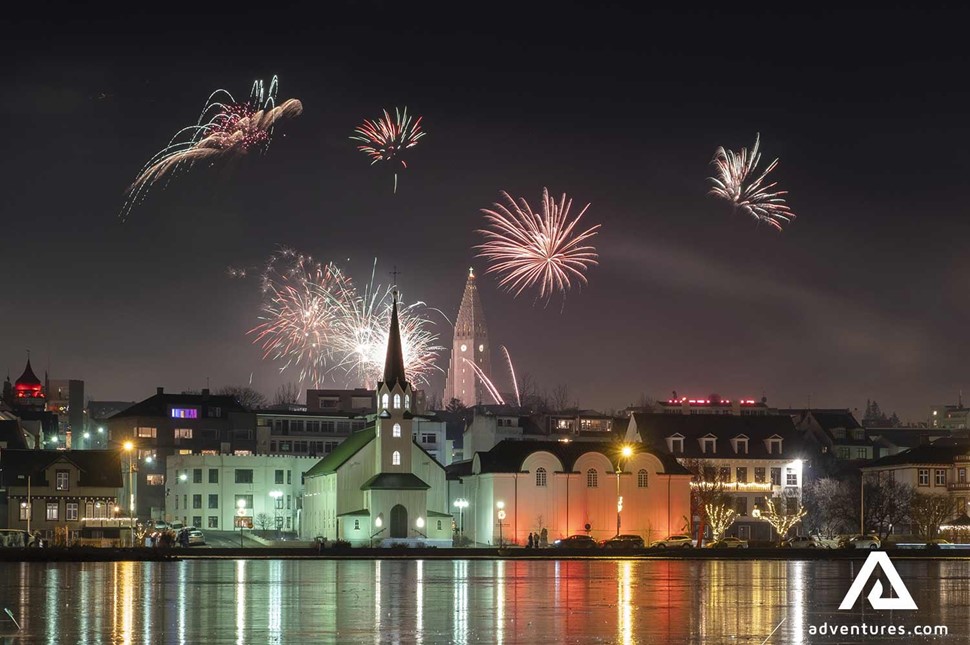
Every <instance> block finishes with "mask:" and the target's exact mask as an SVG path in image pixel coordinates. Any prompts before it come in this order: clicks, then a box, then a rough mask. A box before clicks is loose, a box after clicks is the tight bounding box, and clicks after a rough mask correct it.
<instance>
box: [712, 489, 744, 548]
mask: <svg viewBox="0 0 970 645" xmlns="http://www.w3.org/2000/svg"><path fill="white" fill-rule="evenodd" d="M730 502H731V500H730V498H728V497H725V499H724V500H723V501H722V502H721V503H719V504H708V505H707V506H705V507H704V513H705V514H706V515H707V521H708V522H709V523H710V526H711V540H712V541H713V542H718V541H720V539H721V538H722V537H724V533H725V532H727V530H728V529H729V528H731V525H732V524H734V520H735V519H737V516H738V513H737V511H735V510H734V509H733V508H732V507H731V503H730Z"/></svg>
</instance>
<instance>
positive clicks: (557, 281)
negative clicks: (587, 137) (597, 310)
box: [475, 188, 600, 304]
mask: <svg viewBox="0 0 970 645" xmlns="http://www.w3.org/2000/svg"><path fill="white" fill-rule="evenodd" d="M502 195H503V196H504V197H505V199H506V201H507V202H508V205H503V204H499V203H496V204H495V205H494V206H495V209H494V210H489V209H482V212H483V213H484V214H485V219H486V220H487V222H488V225H490V226H491V228H490V229H484V230H479V231H477V232H478V233H481V234H482V235H484V236H485V243H484V244H479V245H478V246H476V247H475V248H476V249H479V250H480V253H479V254H478V257H482V258H485V259H486V260H489V261H490V262H491V264H490V265H489V267H488V269H486V273H497V274H499V275H500V276H502V277H501V280H500V281H499V286H500V287H502V288H504V289H505V290H506V291H509V292H511V293H513V294H514V295H515V296H516V297H517V296H518V295H519V294H521V293H522V292H523V291H524V290H526V289H528V288H530V287H538V288H539V295H538V296H537V299H539V298H543V299H545V300H546V304H548V303H549V299H550V298H551V297H552V295H553V293H555V292H559V293H561V294H562V296H563V300H564V302H565V297H566V292H567V291H568V290H569V289H571V288H572V286H573V281H576V282H578V283H580V284H588V281H587V279H586V275H585V271H586V269H587V268H589V266H590V265H596V264H598V262H597V261H596V257H597V256H596V249H595V248H594V247H592V246H588V245H584V244H583V243H584V242H586V241H587V240H589V239H590V238H592V237H593V236H595V235H596V234H597V231H598V229H599V228H600V225H599V224H597V225H596V226H593V227H592V228H588V229H586V230H585V231H582V232H581V233H577V232H576V226H577V224H578V223H579V220H580V219H581V218H582V216H583V215H584V214H585V213H586V209H588V208H589V204H587V205H586V206H584V207H583V210H582V211H580V213H579V215H577V216H576V217H575V219H572V218H570V217H569V209H570V207H571V206H572V203H573V202H572V200H571V199H567V198H566V195H565V194H563V196H562V198H561V199H560V200H559V202H558V203H557V202H556V200H555V198H553V197H550V196H549V191H548V190H547V189H545V188H543V189H542V212H541V214H540V213H536V212H533V210H532V207H531V206H529V204H528V202H526V200H525V199H524V198H522V199H519V201H518V203H516V201H515V200H514V199H512V197H510V196H509V194H508V193H506V192H504V191H503V192H502Z"/></svg>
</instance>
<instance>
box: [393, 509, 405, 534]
mask: <svg viewBox="0 0 970 645" xmlns="http://www.w3.org/2000/svg"><path fill="white" fill-rule="evenodd" d="M407 536H408V509H406V508H404V507H403V506H401V505H400V504H398V505H397V506H395V507H394V508H392V509H391V537H392V538H406V537H407Z"/></svg>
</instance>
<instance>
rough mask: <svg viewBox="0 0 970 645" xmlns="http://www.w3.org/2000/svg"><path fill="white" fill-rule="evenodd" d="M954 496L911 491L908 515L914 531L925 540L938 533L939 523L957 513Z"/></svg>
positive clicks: (936, 535)
mask: <svg viewBox="0 0 970 645" xmlns="http://www.w3.org/2000/svg"><path fill="white" fill-rule="evenodd" d="M957 510H958V506H957V501H956V498H953V497H950V496H949V495H932V494H929V493H913V495H912V497H911V498H910V502H909V516H910V519H911V520H912V523H913V528H915V529H916V532H917V533H918V534H919V535H920V537H923V538H925V539H927V540H934V539H936V538H937V537H939V535H940V525H941V524H943V523H944V522H946V521H947V520H949V519H952V518H953V516H955V515H956V514H957Z"/></svg>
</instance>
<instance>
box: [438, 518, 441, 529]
mask: <svg viewBox="0 0 970 645" xmlns="http://www.w3.org/2000/svg"><path fill="white" fill-rule="evenodd" d="M438 530H439V531H440V530H441V520H438Z"/></svg>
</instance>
